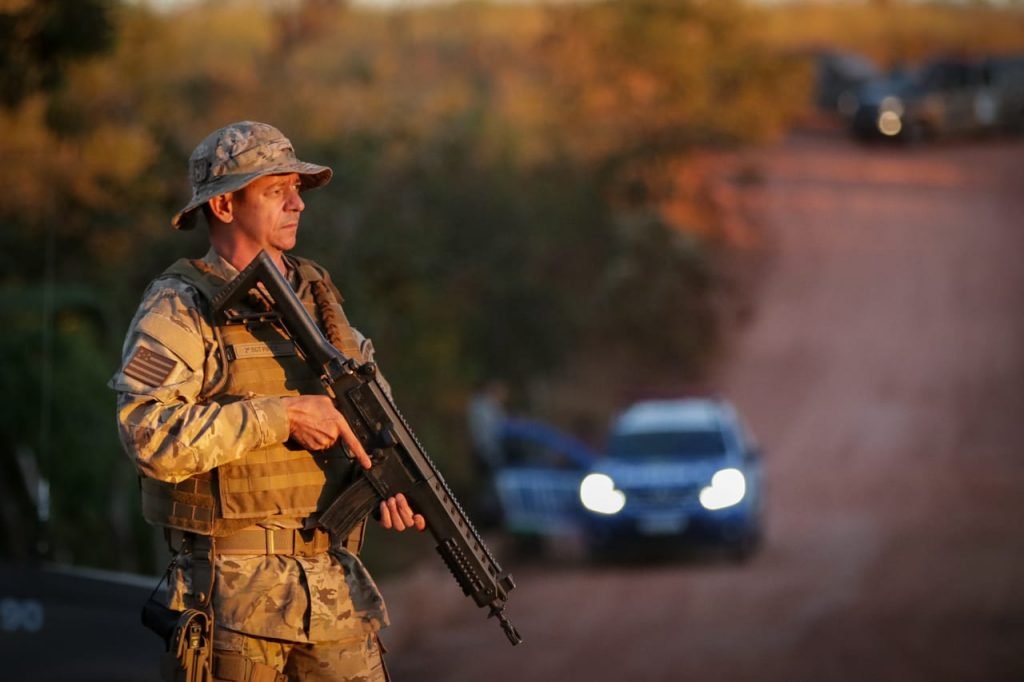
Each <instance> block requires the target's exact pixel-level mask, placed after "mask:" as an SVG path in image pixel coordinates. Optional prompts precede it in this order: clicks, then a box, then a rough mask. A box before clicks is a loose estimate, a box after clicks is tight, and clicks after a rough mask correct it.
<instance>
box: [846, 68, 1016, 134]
mask: <svg viewBox="0 0 1024 682" xmlns="http://www.w3.org/2000/svg"><path fill="white" fill-rule="evenodd" d="M1022 92H1024V67H1022V65H1021V61H1020V60H1019V59H1014V58H1001V59H989V60H962V59H937V60H934V61H931V62H928V63H927V64H925V65H924V66H922V67H920V68H917V69H911V70H902V71H896V72H893V73H890V74H888V75H887V76H885V77H883V78H880V79H876V80H873V81H871V82H869V83H867V84H865V85H864V86H863V87H862V88H861V89H860V91H859V92H858V94H857V105H856V107H855V111H854V114H853V116H852V118H851V119H850V129H851V132H852V133H853V134H854V135H855V136H857V137H858V138H860V139H871V138H891V139H899V140H910V141H916V140H922V139H931V138H940V137H953V136H963V135H973V134H978V133H984V132H990V131H996V130H1003V129H1010V128H1012V127H1015V126H1018V125H1020V120H1019V118H1020V116H1021V114H1022V113H1024V100H1022V98H1024V95H1022V94H1021V93H1022Z"/></svg>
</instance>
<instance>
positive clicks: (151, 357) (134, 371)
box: [124, 348, 178, 386]
mask: <svg viewBox="0 0 1024 682" xmlns="http://www.w3.org/2000/svg"><path fill="white" fill-rule="evenodd" d="M177 364H178V363H177V361H176V360H172V359H171V358H168V357H166V356H164V355H160V354H159V353H156V352H154V351H151V350H149V349H148V348H139V349H137V350H136V351H135V354H134V355H132V359H131V360H129V361H128V364H127V365H125V367H124V373H125V375H127V376H130V377H131V378H132V379H136V380H138V381H141V382H142V383H144V384H146V385H147V386H161V385H163V383H164V382H165V381H166V380H167V377H169V376H170V375H171V370H173V369H174V366H175V365H177Z"/></svg>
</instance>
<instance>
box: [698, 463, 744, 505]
mask: <svg viewBox="0 0 1024 682" xmlns="http://www.w3.org/2000/svg"><path fill="white" fill-rule="evenodd" d="M746 494H747V479H746V477H744V476H743V472H742V471H740V470H739V469H722V470H720V471H717V472H715V475H714V476H712V477H711V485H709V486H707V487H706V488H704V489H703V490H701V491H700V504H701V506H702V507H704V508H705V509H708V510H710V511H714V510H715V509H725V508H726V507H732V506H733V505H736V504H739V503H740V501H741V500H743V497H744V496H745V495H746Z"/></svg>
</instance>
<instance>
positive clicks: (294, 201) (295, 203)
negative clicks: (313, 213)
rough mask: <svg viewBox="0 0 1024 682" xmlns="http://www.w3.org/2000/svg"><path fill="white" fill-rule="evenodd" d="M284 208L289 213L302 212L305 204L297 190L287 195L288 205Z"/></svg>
mask: <svg viewBox="0 0 1024 682" xmlns="http://www.w3.org/2000/svg"><path fill="white" fill-rule="evenodd" d="M285 208H286V209H287V210H289V211H297V212H300V213H301V212H302V211H303V209H305V208H306V202H304V201H303V200H302V195H301V194H299V190H297V189H296V190H292V192H291V193H290V194H289V195H288V203H287V204H286V205H285Z"/></svg>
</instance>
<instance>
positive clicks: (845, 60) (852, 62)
mask: <svg viewBox="0 0 1024 682" xmlns="http://www.w3.org/2000/svg"><path fill="white" fill-rule="evenodd" d="M879 75H880V73H879V70H878V67H877V66H875V64H874V62H872V61H871V60H870V59H868V58H867V57H865V56H863V55H859V54H856V53H852V52H838V51H834V50H825V51H821V52H817V53H815V54H814V93H815V95H814V99H815V104H816V105H817V106H818V108H819V109H821V110H823V111H828V112H831V113H838V114H840V115H842V116H843V117H849V116H850V115H851V114H852V113H853V109H854V108H855V107H856V101H857V99H856V95H857V91H858V90H859V89H860V88H861V87H862V86H863V85H864V84H865V83H868V82H869V81H871V80H873V79H875V78H878V77H879Z"/></svg>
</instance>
